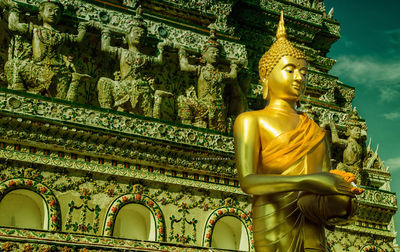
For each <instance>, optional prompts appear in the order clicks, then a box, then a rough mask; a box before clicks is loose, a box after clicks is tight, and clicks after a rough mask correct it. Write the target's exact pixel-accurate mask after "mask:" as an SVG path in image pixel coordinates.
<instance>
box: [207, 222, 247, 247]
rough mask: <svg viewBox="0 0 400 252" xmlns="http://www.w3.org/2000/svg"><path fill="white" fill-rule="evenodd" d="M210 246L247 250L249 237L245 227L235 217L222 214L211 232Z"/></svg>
mask: <svg viewBox="0 0 400 252" xmlns="http://www.w3.org/2000/svg"><path fill="white" fill-rule="evenodd" d="M211 247H213V248H218V249H231V250H235V251H249V238H248V235H247V231H246V227H245V226H244V224H243V223H242V222H241V221H240V220H239V219H238V218H236V217H233V216H224V217H222V218H220V219H219V220H218V221H217V222H216V224H215V226H214V230H213V232H212V236H211Z"/></svg>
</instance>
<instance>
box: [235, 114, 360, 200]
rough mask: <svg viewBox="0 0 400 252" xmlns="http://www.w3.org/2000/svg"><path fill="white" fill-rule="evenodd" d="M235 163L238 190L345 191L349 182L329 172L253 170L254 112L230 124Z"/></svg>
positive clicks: (255, 153) (255, 154) (258, 192)
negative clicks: (305, 173)
mask: <svg viewBox="0 0 400 252" xmlns="http://www.w3.org/2000/svg"><path fill="white" fill-rule="evenodd" d="M234 138H235V152H236V167H237V169H238V173H239V181H240V186H241V188H242V190H243V191H244V192H246V193H249V194H253V195H263V194H274V193H280V192H290V191H308V192H312V193H317V194H347V195H350V196H352V193H351V192H350V189H351V185H350V183H348V182H346V181H344V180H343V179H342V178H341V177H340V176H338V175H334V174H330V173H326V172H323V173H315V174H309V175H299V176H283V175H269V174H257V172H256V171H257V167H258V165H259V164H258V161H259V155H260V147H261V143H260V133H259V128H258V121H257V118H256V117H255V116H252V115H250V116H249V115H248V114H247V113H244V114H241V115H239V116H238V118H237V119H236V121H235V126H234Z"/></svg>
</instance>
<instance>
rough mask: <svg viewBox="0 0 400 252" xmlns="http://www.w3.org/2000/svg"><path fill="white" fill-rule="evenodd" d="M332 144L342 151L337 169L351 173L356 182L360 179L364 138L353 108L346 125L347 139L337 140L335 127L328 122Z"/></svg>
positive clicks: (332, 123)
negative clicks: (354, 176)
mask: <svg viewBox="0 0 400 252" xmlns="http://www.w3.org/2000/svg"><path fill="white" fill-rule="evenodd" d="M330 128H331V133H332V134H331V136H332V144H333V145H336V146H338V147H340V148H341V149H344V151H343V157H342V161H341V162H339V163H338V165H337V169H339V170H344V171H347V172H352V173H354V174H355V175H356V177H357V180H358V181H360V179H361V169H362V166H363V164H362V162H363V160H364V156H365V152H366V149H365V145H364V144H363V142H364V140H365V139H364V138H363V135H362V125H361V122H360V121H359V116H358V115H357V110H356V108H354V110H353V112H352V114H351V115H350V119H349V120H348V121H347V123H346V128H347V132H346V136H348V137H347V139H343V138H339V135H338V132H337V129H336V125H335V123H334V122H333V121H331V122H330Z"/></svg>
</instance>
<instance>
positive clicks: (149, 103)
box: [97, 8, 172, 117]
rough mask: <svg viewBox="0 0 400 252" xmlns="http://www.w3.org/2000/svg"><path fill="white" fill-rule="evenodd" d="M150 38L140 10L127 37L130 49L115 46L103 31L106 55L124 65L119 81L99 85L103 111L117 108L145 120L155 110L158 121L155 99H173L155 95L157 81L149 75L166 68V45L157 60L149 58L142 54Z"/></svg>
mask: <svg viewBox="0 0 400 252" xmlns="http://www.w3.org/2000/svg"><path fill="white" fill-rule="evenodd" d="M146 35H147V27H146V23H145V22H144V20H143V17H142V10H141V8H138V9H137V13H136V17H134V19H133V20H132V21H131V23H130V25H129V28H128V31H127V33H126V34H125V40H126V42H127V43H128V47H129V48H128V49H124V48H121V47H113V46H111V45H110V39H111V37H110V31H109V30H108V29H102V35H101V49H102V51H104V52H106V53H109V54H111V55H113V56H115V57H116V58H118V60H119V62H120V72H117V73H116V74H115V76H116V77H115V80H112V79H109V78H106V77H102V78H100V79H99V81H98V84H97V87H98V91H99V103H100V106H101V107H102V108H115V109H118V110H121V111H126V112H132V113H136V114H141V115H145V116H153V109H154V110H155V112H154V114H155V117H158V116H157V115H158V114H159V108H157V107H153V103H154V100H155V99H154V97H155V96H156V97H157V99H156V100H157V101H159V99H160V97H170V96H172V94H170V93H168V92H166V91H161V90H157V91H155V90H154V88H153V85H152V82H153V81H154V80H153V78H152V76H151V75H150V74H149V73H148V70H149V68H150V67H152V66H154V65H161V64H163V57H164V47H165V46H166V43H165V42H162V43H159V44H158V45H157V49H158V55H157V56H149V55H146V54H144V53H143V52H141V49H142V47H143V46H144V40H145V38H146ZM157 104H160V102H158V103H157Z"/></svg>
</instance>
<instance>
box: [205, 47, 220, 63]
mask: <svg viewBox="0 0 400 252" xmlns="http://www.w3.org/2000/svg"><path fill="white" fill-rule="evenodd" d="M219 53H220V51H219V49H218V48H216V47H212V46H210V47H209V48H207V50H206V51H205V52H204V54H203V58H204V60H205V62H207V63H210V64H215V63H217V61H218V58H219Z"/></svg>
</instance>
